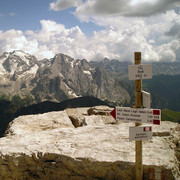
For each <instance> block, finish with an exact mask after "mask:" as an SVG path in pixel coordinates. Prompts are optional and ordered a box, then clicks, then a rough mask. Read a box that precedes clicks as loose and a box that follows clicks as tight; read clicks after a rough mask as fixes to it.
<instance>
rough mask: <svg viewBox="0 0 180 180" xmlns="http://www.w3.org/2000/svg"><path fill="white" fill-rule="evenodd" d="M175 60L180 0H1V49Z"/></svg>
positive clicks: (179, 47)
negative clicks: (134, 53) (138, 52)
mask: <svg viewBox="0 0 180 180" xmlns="http://www.w3.org/2000/svg"><path fill="white" fill-rule="evenodd" d="M16 49H20V50H23V51H25V52H27V53H30V54H33V55H35V56H36V57H37V58H38V59H43V58H51V57H53V56H54V55H55V54H57V53H64V54H68V55H70V56H72V57H73V58H79V59H83V58H85V59H87V60H102V59H103V58H104V57H107V58H109V59H118V60H120V61H126V60H127V61H133V52H134V51H141V52H142V55H143V59H144V61H180V1H179V0H151V1H149V0H113V1H109V0H86V1H84V0H54V1H53V0H31V1H27V0H1V1H0V53H1V54H2V53H4V52H5V51H7V52H11V51H13V50H16Z"/></svg>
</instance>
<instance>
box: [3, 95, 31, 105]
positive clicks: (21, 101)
mask: <svg viewBox="0 0 180 180" xmlns="http://www.w3.org/2000/svg"><path fill="white" fill-rule="evenodd" d="M0 101H11V103H12V104H13V105H16V106H17V108H20V107H24V106H25V107H26V106H29V105H31V104H33V103H34V99H33V97H32V96H31V95H30V94H26V95H25V96H24V97H20V96H18V95H14V96H11V95H7V94H4V93H2V94H0Z"/></svg>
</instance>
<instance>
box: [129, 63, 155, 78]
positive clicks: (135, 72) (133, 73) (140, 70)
mask: <svg viewBox="0 0 180 180" xmlns="http://www.w3.org/2000/svg"><path fill="white" fill-rule="evenodd" d="M128 74H129V80H138V79H151V78H152V64H139V65H130V66H128Z"/></svg>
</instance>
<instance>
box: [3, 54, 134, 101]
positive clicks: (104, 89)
mask: <svg viewBox="0 0 180 180" xmlns="http://www.w3.org/2000/svg"><path fill="white" fill-rule="evenodd" d="M0 92H1V93H5V94H9V95H11V96H13V95H19V96H25V95H26V94H27V93H29V94H30V95H31V96H32V97H33V98H34V99H35V102H41V101H46V100H48V101H50V100H51V101H58V102H60V101H63V100H66V99H70V98H75V97H81V96H94V97H97V98H99V99H101V100H105V101H108V102H112V103H119V104H121V103H122V102H124V101H127V102H129V101H130V95H129V92H128V91H127V90H126V89H125V88H123V87H122V86H121V85H120V83H119V82H117V81H116V79H115V78H114V77H112V76H111V75H110V74H109V73H108V72H107V71H106V70H105V69H104V68H102V67H94V66H92V65H91V64H90V63H89V62H88V61H87V60H85V59H83V60H75V59H73V58H71V57H70V56H67V55H64V54H61V53H60V54H57V55H55V57H54V58H51V59H43V60H40V61H38V60H37V59H36V57H35V56H32V55H30V54H27V53H24V52H22V51H13V52H11V53H7V52H5V53H3V54H2V55H1V56H0Z"/></svg>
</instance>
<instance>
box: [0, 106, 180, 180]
mask: <svg viewBox="0 0 180 180" xmlns="http://www.w3.org/2000/svg"><path fill="white" fill-rule="evenodd" d="M89 109H90V108H76V109H67V110H64V111H58V112H50V113H44V114H37V115H27V116H20V117H18V118H16V119H14V120H13V121H12V123H11V124H10V125H9V128H8V130H7V131H6V135H5V137H3V138H0V179H3V180H6V179H7V180H9V179H18V180H24V179H31V180H32V179H43V180H50V179H51V180H57V179H58V180H61V179H62V180H66V179H67V180H87V179H89V180H99V179H108V180H114V179H123V180H124V179H126V180H133V179H135V143H134V142H131V141H129V127H130V126H134V123H123V122H114V120H113V118H112V117H111V116H110V115H109V114H106V115H104V114H103V115H100V114H97V115H95V114H92V115H90V114H89V113H88V112H89ZM96 109H99V111H103V109H104V110H105V109H108V107H98V108H97V107H96ZM72 117H73V118H74V119H76V123H74V120H72V119H73V118H72ZM108 119H109V120H108ZM111 122H114V123H111ZM75 124H76V125H75ZM77 124H78V126H77ZM75 127H76V128H75ZM152 129H153V132H154V136H153V138H152V140H148V141H143V176H144V179H151V180H161V179H165V180H174V179H176V180H178V179H179V178H180V159H179V145H180V131H179V130H180V128H179V124H177V123H172V122H168V121H166V122H162V123H161V125H160V126H155V125H153V127H152ZM167 132H168V133H167Z"/></svg>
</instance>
